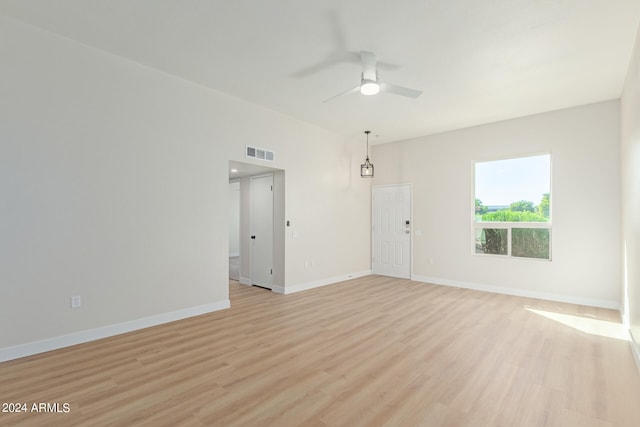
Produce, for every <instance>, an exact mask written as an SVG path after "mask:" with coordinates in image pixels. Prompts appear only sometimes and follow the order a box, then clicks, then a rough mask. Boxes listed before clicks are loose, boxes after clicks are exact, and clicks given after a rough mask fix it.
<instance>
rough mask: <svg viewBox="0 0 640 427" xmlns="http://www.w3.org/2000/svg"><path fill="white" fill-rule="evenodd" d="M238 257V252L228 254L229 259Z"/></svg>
mask: <svg viewBox="0 0 640 427" xmlns="http://www.w3.org/2000/svg"><path fill="white" fill-rule="evenodd" d="M237 256H240V252H229V258H232V257H237Z"/></svg>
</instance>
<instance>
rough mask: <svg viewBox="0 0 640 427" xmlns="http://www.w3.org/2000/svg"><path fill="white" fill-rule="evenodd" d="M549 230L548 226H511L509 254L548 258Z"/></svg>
mask: <svg viewBox="0 0 640 427" xmlns="http://www.w3.org/2000/svg"><path fill="white" fill-rule="evenodd" d="M550 231H551V230H549V229H548V228H512V229H511V255H513V256H517V257H525V258H540V259H550V257H549V254H550V250H549V248H550V246H549V242H550V239H549V237H550Z"/></svg>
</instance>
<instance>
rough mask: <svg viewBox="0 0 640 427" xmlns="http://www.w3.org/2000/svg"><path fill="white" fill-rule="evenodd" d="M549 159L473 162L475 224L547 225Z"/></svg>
mask: <svg viewBox="0 0 640 427" xmlns="http://www.w3.org/2000/svg"><path fill="white" fill-rule="evenodd" d="M550 192H551V156H550V155H548V154H545V155H541V156H529V157H519V158H515V159H506V160H496V161H491V162H477V163H476V169H475V220H476V222H489V221H490V222H549V213H550V197H549V194H550Z"/></svg>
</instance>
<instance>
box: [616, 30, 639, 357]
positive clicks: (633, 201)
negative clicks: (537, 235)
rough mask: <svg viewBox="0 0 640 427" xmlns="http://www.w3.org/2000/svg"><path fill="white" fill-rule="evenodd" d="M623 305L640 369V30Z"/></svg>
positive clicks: (625, 146)
mask: <svg viewBox="0 0 640 427" xmlns="http://www.w3.org/2000/svg"><path fill="white" fill-rule="evenodd" d="M621 127H622V132H621V133H622V134H621V139H622V150H621V151H622V152H621V160H622V164H621V168H620V170H621V177H622V251H623V260H624V261H623V273H622V277H623V281H622V302H623V309H624V310H625V313H624V315H625V316H624V317H625V320H626V321H627V322H629V324H630V330H631V335H632V338H633V342H632V348H633V349H634V354H635V356H636V362H637V363H638V368H639V369H640V29H639V31H638V35H637V36H636V43H635V47H634V50H633V56H632V58H631V62H630V66H629V71H628V73H627V79H626V82H625V86H624V90H623V92H622V98H621Z"/></svg>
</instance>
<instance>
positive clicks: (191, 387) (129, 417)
mask: <svg viewBox="0 0 640 427" xmlns="http://www.w3.org/2000/svg"><path fill="white" fill-rule="evenodd" d="M230 299H231V308H230V309H228V310H222V311H219V312H215V313H211V314H207V315H202V316H197V317H193V318H190V319H185V320H181V321H177V322H172V323H169V324H165V325H160V326H155V327H152V328H148V329H145V330H140V331H136V332H132V333H129V334H124V335H120V336H116V337H111V338H107V339H104V340H99V341H95V342H91V343H87V344H83V345H78V346H74V347H70V348H65V349H61V350H57V351H52V352H49V353H44V354H40V355H35V356H31V357H27V358H23V359H19V360H14V361H9V362H4V363H0V401H1V402H7V403H9V402H13V403H16V402H25V403H28V404H30V405H31V404H32V403H41V402H44V403H50V404H52V403H60V404H62V403H68V404H69V407H70V412H69V413H37V412H28V413H14V414H10V413H0V426H50V425H65V426H92V427H93V426H132V425H136V426H154V427H155V426H194V427H202V426H218V425H220V426H319V427H327V426H383V425H384V426H462V427H464V426H474V427H475V426H595V427H605V426H609V427H612V426H618V427H627V426H629V427H630V426H635V425H637V423H638V420H640V405H639V403H640V375H638V373H637V370H636V367H635V364H634V362H633V358H632V355H631V352H630V349H629V345H628V343H627V342H625V341H623V340H620V339H617V338H612V337H607V336H601V335H597V334H593V333H589V332H586V331H585V330H580V329H578V328H576V327H575V326H571V325H570V324H568V323H563V322H562V319H563V318H559V317H557V316H558V315H567V316H568V317H567V318H569V319H579V320H585V319H587V320H589V321H592V322H598V321H603V322H614V323H615V322H618V323H619V318H618V317H619V316H618V313H616V312H615V311H612V310H606V309H599V308H592V307H584V306H579V305H572V304H563V303H556V302H548V301H540V300H534V299H530V298H520V297H514V296H508V295H499V294H491V293H484V292H478V291H472V290H468V289H458V288H453V287H444V286H436V285H429V284H424V283H418V282H413V281H410V280H400V279H393V278H388V277H381V276H368V277H364V278H360V279H355V280H351V281H347V282H343V283H338V284H335V285H330V286H325V287H322V288H316V289H312V290H309V291H305V292H299V293H295V294H292V295H286V296H285V295H278V294H275V293H272V292H269V291H266V290H264V289H259V288H254V287H249V286H245V285H240V284H238V283H237V282H230ZM547 314H548V315H547ZM554 316H555V317H554Z"/></svg>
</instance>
